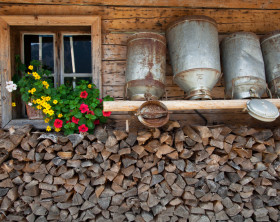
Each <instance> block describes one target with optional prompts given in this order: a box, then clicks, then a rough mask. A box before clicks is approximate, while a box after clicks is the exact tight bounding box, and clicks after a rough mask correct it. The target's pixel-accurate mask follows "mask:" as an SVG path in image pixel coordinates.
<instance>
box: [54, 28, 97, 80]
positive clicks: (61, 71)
mask: <svg viewBox="0 0 280 222" xmlns="http://www.w3.org/2000/svg"><path fill="white" fill-rule="evenodd" d="M60 33H61V36H60V42H61V47H60V58H61V59H60V61H61V66H60V68H61V70H60V77H59V78H60V83H61V84H64V78H65V77H78V78H79V77H90V76H92V73H65V72H64V42H63V37H64V36H66V35H72V36H75V35H76V36H77V35H90V33H85V32H83V33H82V32H75V33H74V32H68V31H62V32H60ZM92 44H93V42H91V45H92ZM93 81H94V80H93Z"/></svg>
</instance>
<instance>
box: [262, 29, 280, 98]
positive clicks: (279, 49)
mask: <svg viewBox="0 0 280 222" xmlns="http://www.w3.org/2000/svg"><path fill="white" fill-rule="evenodd" d="M261 48H262V53H263V59H264V64H265V74H266V81H267V83H268V87H269V89H270V91H271V93H272V95H273V97H279V96H280V31H275V32H273V33H271V34H269V35H268V36H265V37H264V38H263V39H262V40H261Z"/></svg>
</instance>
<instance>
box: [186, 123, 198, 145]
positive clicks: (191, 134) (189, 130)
mask: <svg viewBox="0 0 280 222" xmlns="http://www.w3.org/2000/svg"><path fill="white" fill-rule="evenodd" d="M183 131H184V134H185V135H186V136H188V137H189V138H191V139H192V140H194V141H196V142H198V143H202V139H201V137H200V136H199V135H198V134H197V133H196V132H195V131H194V130H193V129H192V128H191V127H190V126H185V127H184V128H183Z"/></svg>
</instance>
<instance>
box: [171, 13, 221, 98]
mask: <svg viewBox="0 0 280 222" xmlns="http://www.w3.org/2000/svg"><path fill="white" fill-rule="evenodd" d="M166 36H167V41H168V48H169V54H170V57H171V63H172V69H173V75H174V82H175V83H176V84H178V85H179V86H180V87H181V88H182V89H183V90H184V91H185V92H186V93H187V94H188V98H189V99H211V93H210V91H211V90H212V88H213V87H214V86H215V84H216V83H217V81H218V80H219V78H220V75H221V67H220V52H219V40H218V30H217V24H216V22H215V20H213V19H212V18H209V17H206V16H187V17H183V18H181V19H180V20H178V21H176V22H175V23H173V24H171V25H170V26H169V27H168V29H167V31H166Z"/></svg>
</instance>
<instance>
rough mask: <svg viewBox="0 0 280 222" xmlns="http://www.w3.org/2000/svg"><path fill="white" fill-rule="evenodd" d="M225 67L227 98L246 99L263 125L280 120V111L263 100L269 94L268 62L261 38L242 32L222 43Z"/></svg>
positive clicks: (251, 112)
mask: <svg viewBox="0 0 280 222" xmlns="http://www.w3.org/2000/svg"><path fill="white" fill-rule="evenodd" d="M221 54H222V66H223V72H224V78H225V93H226V96H227V97H230V98H234V99H245V98H248V99H250V100H248V101H247V111H248V113H249V114H250V115H251V116H252V117H254V118H256V119H258V120H261V121H265V122H271V121H274V120H275V119H276V118H277V117H278V116H279V111H278V109H277V107H276V106H275V105H274V104H273V103H271V102H269V101H267V100H264V99H261V98H260V97H261V96H262V95H263V93H264V92H265V90H266V81H265V71H264V62H263V57H262V52H261V47H260V42H259V39H258V37H257V36H256V35H255V34H254V33H249V32H238V33H234V34H232V35H230V36H229V37H226V38H225V39H224V40H223V41H222V43H221Z"/></svg>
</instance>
